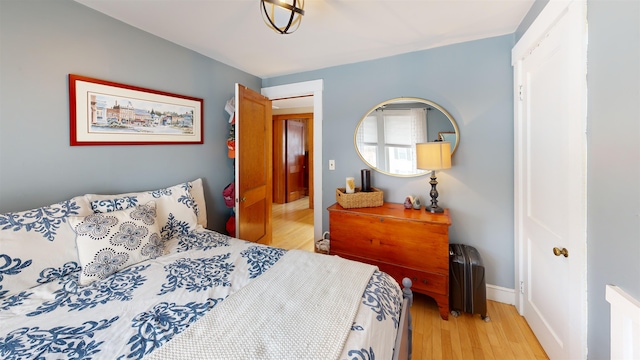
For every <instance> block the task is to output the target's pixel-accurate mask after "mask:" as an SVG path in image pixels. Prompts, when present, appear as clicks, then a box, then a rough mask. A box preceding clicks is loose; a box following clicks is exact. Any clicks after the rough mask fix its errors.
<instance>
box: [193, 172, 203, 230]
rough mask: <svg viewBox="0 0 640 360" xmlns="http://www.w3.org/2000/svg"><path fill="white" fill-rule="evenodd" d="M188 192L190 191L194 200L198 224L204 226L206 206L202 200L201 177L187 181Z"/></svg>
mask: <svg viewBox="0 0 640 360" xmlns="http://www.w3.org/2000/svg"><path fill="white" fill-rule="evenodd" d="M189 192H190V193H191V196H193V200H194V201H195V210H196V214H197V216H198V225H201V226H202V227H203V228H206V227H207V206H206V204H205V200H204V188H203V186H202V179H201V178H198V179H196V180H193V181H190V182H189Z"/></svg>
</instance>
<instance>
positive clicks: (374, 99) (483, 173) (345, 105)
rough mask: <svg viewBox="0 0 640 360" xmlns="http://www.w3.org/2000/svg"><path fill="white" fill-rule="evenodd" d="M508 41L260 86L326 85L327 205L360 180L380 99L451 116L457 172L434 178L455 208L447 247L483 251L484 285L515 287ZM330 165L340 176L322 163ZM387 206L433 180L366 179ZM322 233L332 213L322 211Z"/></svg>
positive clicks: (424, 190) (423, 191)
mask: <svg viewBox="0 0 640 360" xmlns="http://www.w3.org/2000/svg"><path fill="white" fill-rule="evenodd" d="M513 45H514V38H513V35H505V36H500V37H494V38H489V39H483V40H477V41H472V42H466V43H462V44H456V45H450V46H445V47H440V48H436V49H431V50H425V51H420V52H414V53H410V54H405V55H399V56H393V57H389V58H384V59H378V60H372V61H366V62H361V63H356V64H351V65H343V66H336V67H331V68H327V69H322V70H317V71H310V72H305V73H299V74H294V75H288V76H280V77H276V78H270V79H265V81H264V82H263V86H275V85H281V84H286V83H291V82H298V81H307V80H314V79H323V81H324V91H323V127H322V134H323V135H322V136H323V141H322V148H323V150H322V151H323V152H322V158H323V159H324V161H325V164H324V167H323V178H322V183H323V196H322V206H323V208H326V207H328V206H330V205H331V204H333V203H334V202H335V201H336V200H335V188H337V187H341V186H344V179H345V177H347V176H354V177H356V179H359V173H360V169H362V168H365V167H366V166H365V164H364V163H363V162H362V160H361V159H360V158H359V157H358V155H357V153H356V151H355V148H354V145H353V134H354V131H355V128H356V125H357V124H358V121H360V119H361V118H362V117H363V116H364V115H365V113H366V112H367V111H368V110H369V109H370V108H371V107H373V106H374V105H376V104H377V103H379V102H381V101H384V100H388V99H391V98H395V97H402V96H407V97H419V98H424V99H428V100H431V101H434V102H436V103H438V104H440V105H441V106H443V107H444V108H445V109H447V110H448V111H449V112H450V113H451V115H452V116H453V117H454V118H455V120H456V122H457V123H458V126H459V128H460V146H459V147H458V150H457V151H456V153H455V155H454V157H453V159H452V161H453V167H452V168H451V169H448V170H444V171H440V172H438V174H437V176H438V191H439V193H440V196H439V198H438V199H439V200H440V202H439V204H440V205H441V206H443V207H448V208H449V209H450V211H451V218H452V222H453V225H452V226H451V228H450V240H451V242H461V243H467V244H471V245H474V246H475V247H477V248H478V250H479V251H480V253H481V254H482V257H483V260H484V262H485V265H486V270H487V282H488V283H489V284H494V285H498V286H502V287H506V288H509V289H513V288H514V285H513V284H514V258H513V251H514V250H513V241H514V238H513V95H512V91H513V70H512V68H511V48H512V47H513ZM330 159H335V160H336V170H335V171H329V170H328V166H327V164H326V163H327V162H328V160H330ZM372 177H373V179H372V182H373V185H374V186H375V187H378V188H381V189H382V190H383V191H384V192H385V195H384V199H385V201H389V202H402V201H403V200H404V198H405V197H406V196H407V195H417V196H420V197H421V200H422V201H423V202H425V201H427V200H428V199H430V198H429V196H428V193H429V190H430V186H429V184H428V182H429V177H428V176H426V175H425V176H421V177H417V178H398V177H391V176H388V175H384V174H381V173H378V172H373V173H372ZM323 228H324V229H325V230H328V228H329V222H328V212H327V211H324V214H323Z"/></svg>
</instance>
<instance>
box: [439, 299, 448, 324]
mask: <svg viewBox="0 0 640 360" xmlns="http://www.w3.org/2000/svg"><path fill="white" fill-rule="evenodd" d="M438 310H440V317H441V318H442V320H449V304H448V303H446V304H444V303H441V302H439V303H438Z"/></svg>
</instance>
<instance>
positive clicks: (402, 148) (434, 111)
mask: <svg viewBox="0 0 640 360" xmlns="http://www.w3.org/2000/svg"><path fill="white" fill-rule="evenodd" d="M457 136H458V127H457V125H456V124H455V121H454V120H453V118H452V117H451V116H450V115H449V114H448V113H447V112H446V110H444V109H442V108H441V107H439V106H438V105H437V104H435V103H433V102H430V101H428V100H423V99H417V98H399V99H392V100H389V101H386V102H383V103H381V104H379V105H378V106H376V107H375V108H373V109H372V110H371V111H369V112H368V113H367V115H365V116H364V117H363V118H362V120H361V121H360V123H359V124H358V127H357V129H356V133H355V136H354V142H355V145H356V150H357V152H358V154H359V155H360V157H361V158H362V160H364V161H365V162H366V163H367V164H368V165H369V166H370V167H372V168H373V169H374V170H378V171H380V172H383V173H386V174H389V175H395V176H419V175H423V174H425V173H427V172H428V171H426V170H418V169H416V157H415V148H416V145H415V144H416V143H421V142H427V141H443V140H444V138H445V137H446V138H447V140H449V141H451V144H452V145H451V146H452V153H453V151H455V148H457V139H458V137H457Z"/></svg>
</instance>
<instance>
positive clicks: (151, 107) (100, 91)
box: [69, 74, 204, 146]
mask: <svg viewBox="0 0 640 360" xmlns="http://www.w3.org/2000/svg"><path fill="white" fill-rule="evenodd" d="M202 112H203V100H202V99H199V98H194V97H190V96H184V95H177V94H172V93H167V92H164V91H157V90H151V89H145V88H141V87H136V86H131V85H124V84H119V83H115V82H112V81H105V80H98V79H93V78H89V77H85V76H80V75H74V74H69V113H70V118H71V124H70V125H71V146H81V145H166V144H202V143H203V142H204V138H203V132H202V126H203V117H202Z"/></svg>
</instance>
